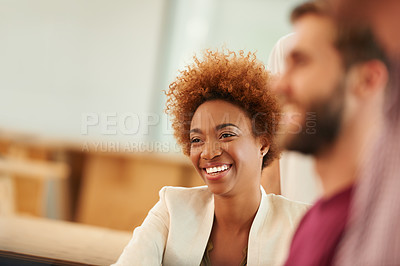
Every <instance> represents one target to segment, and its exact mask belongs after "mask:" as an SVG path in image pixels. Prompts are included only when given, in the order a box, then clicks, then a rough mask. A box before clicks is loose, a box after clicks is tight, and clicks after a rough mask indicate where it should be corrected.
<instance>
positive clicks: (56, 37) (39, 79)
mask: <svg viewBox="0 0 400 266" xmlns="http://www.w3.org/2000/svg"><path fill="white" fill-rule="evenodd" d="M164 8H165V1H164V0H146V1H132V0H114V1H110V0H85V1H83V0H34V1H33V0H0V105H1V110H2V111H1V112H0V128H6V129H8V130H16V131H20V132H27V133H35V134H39V135H41V136H45V137H52V138H58V139H67V140H79V139H86V138H87V137H88V136H85V135H82V134H81V126H82V125H81V116H82V114H85V113H86V112H90V113H98V114H103V116H104V115H106V114H107V113H118V114H122V113H127V112H132V113H147V112H149V111H150V110H149V106H150V102H151V101H152V100H153V99H152V98H151V97H152V93H151V91H152V89H153V83H154V74H155V67H156V63H157V55H158V49H159V45H160V36H161V31H162V19H163V12H164ZM110 120H112V118H111V119H110ZM116 127H118V126H114V128H116ZM110 128H111V129H112V128H113V126H110ZM117 129H118V128H117ZM117 131H119V130H117ZM88 133H89V137H90V138H93V139H95V138H100V139H104V138H106V139H107V138H113V139H114V138H116V137H117V138H120V139H142V138H143V136H142V135H140V134H137V135H134V136H124V135H123V134H119V136H108V135H106V134H103V131H102V129H101V127H94V126H93V127H91V128H89V132H88ZM118 133H120V132H118Z"/></svg>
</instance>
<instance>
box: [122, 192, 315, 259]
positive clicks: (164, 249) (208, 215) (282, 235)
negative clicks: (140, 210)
mask: <svg viewBox="0 0 400 266" xmlns="http://www.w3.org/2000/svg"><path fill="white" fill-rule="evenodd" d="M261 193H262V197H261V202H260V206H259V208H258V211H257V214H256V216H255V218H254V221H253V224H252V225H251V229H250V234H249V242H248V254H247V265H250V266H251V265H282V264H283V263H284V260H285V259H286V255H287V253H288V250H289V245H290V242H291V238H292V234H293V233H294V230H295V229H296V227H297V224H298V222H299V219H300V218H301V217H302V216H303V214H304V213H305V211H306V210H307V208H308V205H306V204H304V203H299V202H294V201H290V200H288V199H286V198H284V197H282V196H277V195H274V194H269V195H267V194H266V193H265V191H264V189H263V188H262V187H261ZM213 221H214V196H213V194H212V193H211V192H210V191H209V190H208V188H207V186H202V187H194V188H181V187H164V188H162V189H161V191H160V200H159V201H158V202H157V204H156V205H155V206H154V207H153V208H152V209H151V210H150V212H149V214H148V215H147V217H146V219H145V220H144V221H143V224H142V225H141V226H139V227H137V228H136V229H135V230H134V231H133V236H132V239H131V240H130V242H129V243H128V245H127V246H126V247H125V249H124V251H123V252H122V254H121V256H120V257H119V259H118V261H117V262H116V263H115V264H114V265H135V266H136V265H145V266H152V265H173V266H179V265H182V266H189V265H196V266H198V265H200V262H201V260H202V258H203V254H204V251H205V248H206V246H207V242H208V239H209V237H210V233H211V229H212V225H213Z"/></svg>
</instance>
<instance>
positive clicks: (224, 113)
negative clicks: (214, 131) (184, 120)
mask: <svg viewBox="0 0 400 266" xmlns="http://www.w3.org/2000/svg"><path fill="white" fill-rule="evenodd" d="M221 124H233V125H236V126H237V127H239V128H242V127H249V126H251V124H250V118H249V117H248V116H247V114H246V112H245V111H243V110H242V109H241V108H240V107H238V106H236V105H234V104H232V103H230V102H227V101H223V100H212V101H207V102H204V103H203V104H201V105H200V106H199V107H198V108H197V110H196V112H195V113H194V115H193V118H192V121H191V128H195V127H199V128H200V127H210V128H216V127H217V126H218V125H221Z"/></svg>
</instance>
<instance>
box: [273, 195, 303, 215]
mask: <svg viewBox="0 0 400 266" xmlns="http://www.w3.org/2000/svg"><path fill="white" fill-rule="evenodd" d="M266 200H267V201H268V203H269V206H270V208H271V209H272V210H273V211H275V212H279V213H282V214H285V215H289V216H302V215H304V213H305V212H306V211H307V210H308V209H309V208H310V204H307V203H304V202H300V201H295V200H290V199H288V198H285V197H284V196H281V195H275V194H267V195H266Z"/></svg>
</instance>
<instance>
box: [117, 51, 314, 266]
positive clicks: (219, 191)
mask: <svg viewBox="0 0 400 266" xmlns="http://www.w3.org/2000/svg"><path fill="white" fill-rule="evenodd" d="M269 89H270V77H269V74H268V72H267V71H266V70H265V67H264V65H263V64H262V63H261V62H259V61H258V60H256V58H255V56H254V54H251V53H249V54H244V53H243V52H240V53H233V52H230V51H226V52H224V51H223V52H218V51H216V52H213V51H207V52H205V53H204V55H203V58H197V57H195V58H194V63H193V64H192V65H190V66H188V67H187V68H186V70H183V71H181V73H180V75H179V76H178V77H177V78H176V80H175V81H174V82H173V83H172V84H171V85H170V87H169V90H168V91H167V93H166V94H167V113H169V114H170V115H171V117H172V126H173V129H174V135H175V138H176V140H177V142H178V143H179V144H180V145H181V146H182V148H183V152H184V154H185V155H187V156H189V157H190V159H191V161H192V163H193V166H194V167H195V169H196V170H197V171H198V173H199V175H200V176H201V178H202V179H203V180H204V182H205V183H206V186H203V187H195V188H177V187H164V188H163V189H162V190H161V191H160V200H159V202H158V203H157V204H156V205H155V206H154V207H153V209H152V210H151V211H150V212H149V214H148V216H147V217H146V219H145V221H144V222H143V224H142V225H141V226H140V227H138V228H136V229H135V230H134V233H133V237H132V239H131V241H130V242H129V244H128V245H127V246H126V248H125V249H124V251H123V253H122V255H121V256H120V258H119V260H118V262H117V263H116V265H161V264H163V265H185V266H186V265H247V264H248V265H282V263H283V262H284V259H285V257H286V255H287V252H288V248H289V244H290V239H291V237H292V234H293V232H294V230H295V228H296V226H297V224H298V221H299V220H300V218H301V217H302V215H303V214H304V212H305V211H306V209H307V206H306V205H305V204H303V203H298V202H294V201H290V200H288V199H285V198H284V197H282V196H277V195H274V194H268V195H267V194H266V193H265V191H264V189H263V188H262V186H261V185H260V184H261V183H260V182H261V172H262V170H263V169H264V168H265V169H264V171H267V170H268V168H266V166H268V165H270V164H271V163H272V162H273V161H274V160H277V159H278V157H279V153H280V152H279V149H278V147H277V145H276V143H275V140H274V137H275V133H276V130H277V126H278V123H279V117H280V115H279V112H280V109H279V106H278V103H277V101H276V99H275V96H273V94H272V93H270V91H269Z"/></svg>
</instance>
